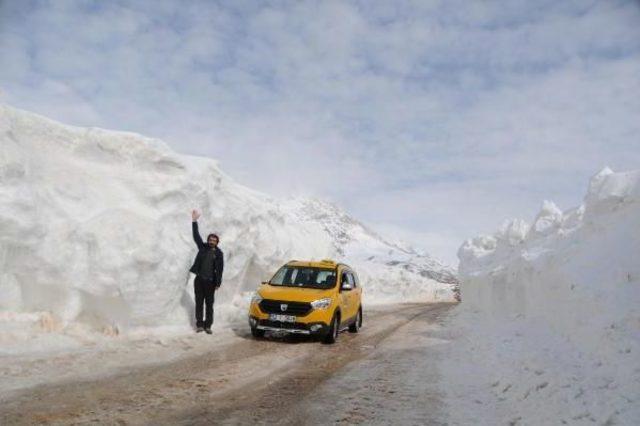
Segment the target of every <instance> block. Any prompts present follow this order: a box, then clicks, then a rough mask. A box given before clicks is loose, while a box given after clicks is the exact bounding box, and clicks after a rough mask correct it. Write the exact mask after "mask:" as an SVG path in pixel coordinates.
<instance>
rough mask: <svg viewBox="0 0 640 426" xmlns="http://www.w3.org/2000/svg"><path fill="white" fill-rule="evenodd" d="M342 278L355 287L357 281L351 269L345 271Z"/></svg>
mask: <svg viewBox="0 0 640 426" xmlns="http://www.w3.org/2000/svg"><path fill="white" fill-rule="evenodd" d="M342 279H343V282H346V283H349V285H350V286H351V288H355V282H354V281H353V275H351V272H349V271H345V272H343V274H342Z"/></svg>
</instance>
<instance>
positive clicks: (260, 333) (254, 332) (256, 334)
mask: <svg viewBox="0 0 640 426" xmlns="http://www.w3.org/2000/svg"><path fill="white" fill-rule="evenodd" d="M251 335H252V336H253V337H255V338H256V339H260V338H262V337H264V330H259V329H258V328H257V327H251Z"/></svg>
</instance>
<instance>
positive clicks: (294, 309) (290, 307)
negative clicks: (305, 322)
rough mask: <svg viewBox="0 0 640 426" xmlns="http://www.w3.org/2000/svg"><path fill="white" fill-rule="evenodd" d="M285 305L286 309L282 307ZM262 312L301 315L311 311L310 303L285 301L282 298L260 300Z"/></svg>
mask: <svg viewBox="0 0 640 426" xmlns="http://www.w3.org/2000/svg"><path fill="white" fill-rule="evenodd" d="M284 305H286V309H282V308H283V307H284ZM260 309H261V310H262V312H266V313H268V314H284V315H296V316H299V317H303V316H305V315H307V314H308V313H309V312H311V304H310V303H306V302H286V301H283V300H269V299H264V300H262V302H260Z"/></svg>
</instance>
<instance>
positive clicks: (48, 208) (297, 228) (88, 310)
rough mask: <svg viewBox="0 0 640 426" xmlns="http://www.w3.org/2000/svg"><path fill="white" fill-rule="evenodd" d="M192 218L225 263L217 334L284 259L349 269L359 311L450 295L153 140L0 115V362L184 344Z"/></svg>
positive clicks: (373, 242)
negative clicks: (149, 337) (160, 337)
mask: <svg viewBox="0 0 640 426" xmlns="http://www.w3.org/2000/svg"><path fill="white" fill-rule="evenodd" d="M192 208H197V209H200V210H201V211H202V212H203V216H202V219H201V220H200V229H201V233H202V234H204V235H206V234H207V233H209V232H216V233H217V234H218V235H220V240H221V241H220V247H221V248H222V250H223V251H224V252H225V270H224V277H223V285H222V287H221V289H220V291H219V292H217V294H216V304H215V306H216V317H215V320H216V324H217V325H218V326H220V324H221V323H222V324H224V323H226V322H227V323H228V322H229V321H235V320H240V319H244V318H245V316H246V308H247V300H248V298H249V297H250V295H251V293H252V292H253V291H254V290H255V289H256V287H257V286H258V284H259V283H260V282H261V281H264V280H266V279H269V278H270V276H271V275H272V274H273V273H274V272H275V270H276V269H277V268H278V267H279V266H281V265H282V264H283V263H284V262H286V261H289V260H291V259H315V260H320V259H325V258H329V259H335V260H338V261H343V262H346V263H349V264H351V265H352V266H353V267H354V268H355V269H356V271H357V272H358V273H359V275H360V278H361V281H362V282H363V284H364V285H363V287H364V303H365V304H373V303H383V302H401V301H447V300H452V299H453V297H454V293H455V290H456V285H457V284H456V278H455V274H454V272H453V271H452V270H451V268H449V267H448V266H446V265H443V264H441V263H439V262H438V261H436V260H434V259H432V258H431V257H429V256H426V255H422V254H419V253H417V252H416V251H415V250H413V249H411V248H406V247H402V246H399V245H397V244H393V243H390V242H388V241H386V240H385V239H383V238H382V237H380V236H379V235H377V234H376V233H374V232H373V231H371V230H369V229H368V228H367V227H366V226H364V225H363V224H361V223H360V222H358V221H356V220H355V219H353V218H351V217H350V216H348V215H347V214H346V213H344V212H343V211H342V210H340V209H339V208H338V207H336V206H334V205H332V204H329V203H326V202H322V201H318V200H311V199H301V198H295V199H293V198H292V199H290V200H278V199H274V198H272V197H270V196H267V195H265V194H262V193H259V192H257V191H253V190H251V189H249V188H246V187H244V186H242V185H239V184H237V183H236V182H234V181H233V180H232V179H231V178H230V177H229V176H227V175H226V174H224V173H223V172H222V171H221V170H220V168H219V167H218V164H217V163H216V162H215V161H214V160H211V159H206V158H198V157H191V156H185V155H178V154H176V153H174V152H172V151H171V150H170V149H169V148H168V147H167V146H166V145H165V144H164V143H163V142H161V141H159V140H156V139H151V138H147V137H143V136H140V135H137V134H133V133H126V132H114V131H107V130H102V129H97V128H78V127H71V126H66V125H62V124H60V123H57V122H54V121H52V120H49V119H46V118H44V117H40V116H37V115H35V114H31V113H28V112H24V111H20V110H17V109H14V108H11V107H8V106H0V263H1V264H2V268H1V270H0V294H1V295H2V297H0V354H5V355H7V354H15V353H21V352H24V351H28V352H33V351H39V350H41V351H50V350H54V349H58V348H69V347H74V346H82V345H83V344H85V343H86V342H87V341H91V342H95V341H96V339H102V338H103V337H104V336H114V337H115V336H119V338H123V336H131V335H141V334H147V333H150V334H153V333H160V334H162V333H184V332H191V326H192V324H191V322H192V321H193V319H192V317H193V314H192V312H193V289H192V286H191V282H190V280H191V279H192V277H191V276H190V274H189V273H188V269H189V266H190V265H191V262H192V261H193V257H194V255H195V251H196V249H195V246H194V243H193V241H192V238H191V218H190V211H191V209H192ZM97 335H99V336H101V337H95V336H97ZM92 336H94V337H95V338H94V337H92Z"/></svg>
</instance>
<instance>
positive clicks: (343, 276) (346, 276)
mask: <svg viewBox="0 0 640 426" xmlns="http://www.w3.org/2000/svg"><path fill="white" fill-rule="evenodd" d="M348 282H349V274H348V273H347V271H342V274H340V286H342V285H343V284H344V283H348Z"/></svg>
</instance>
